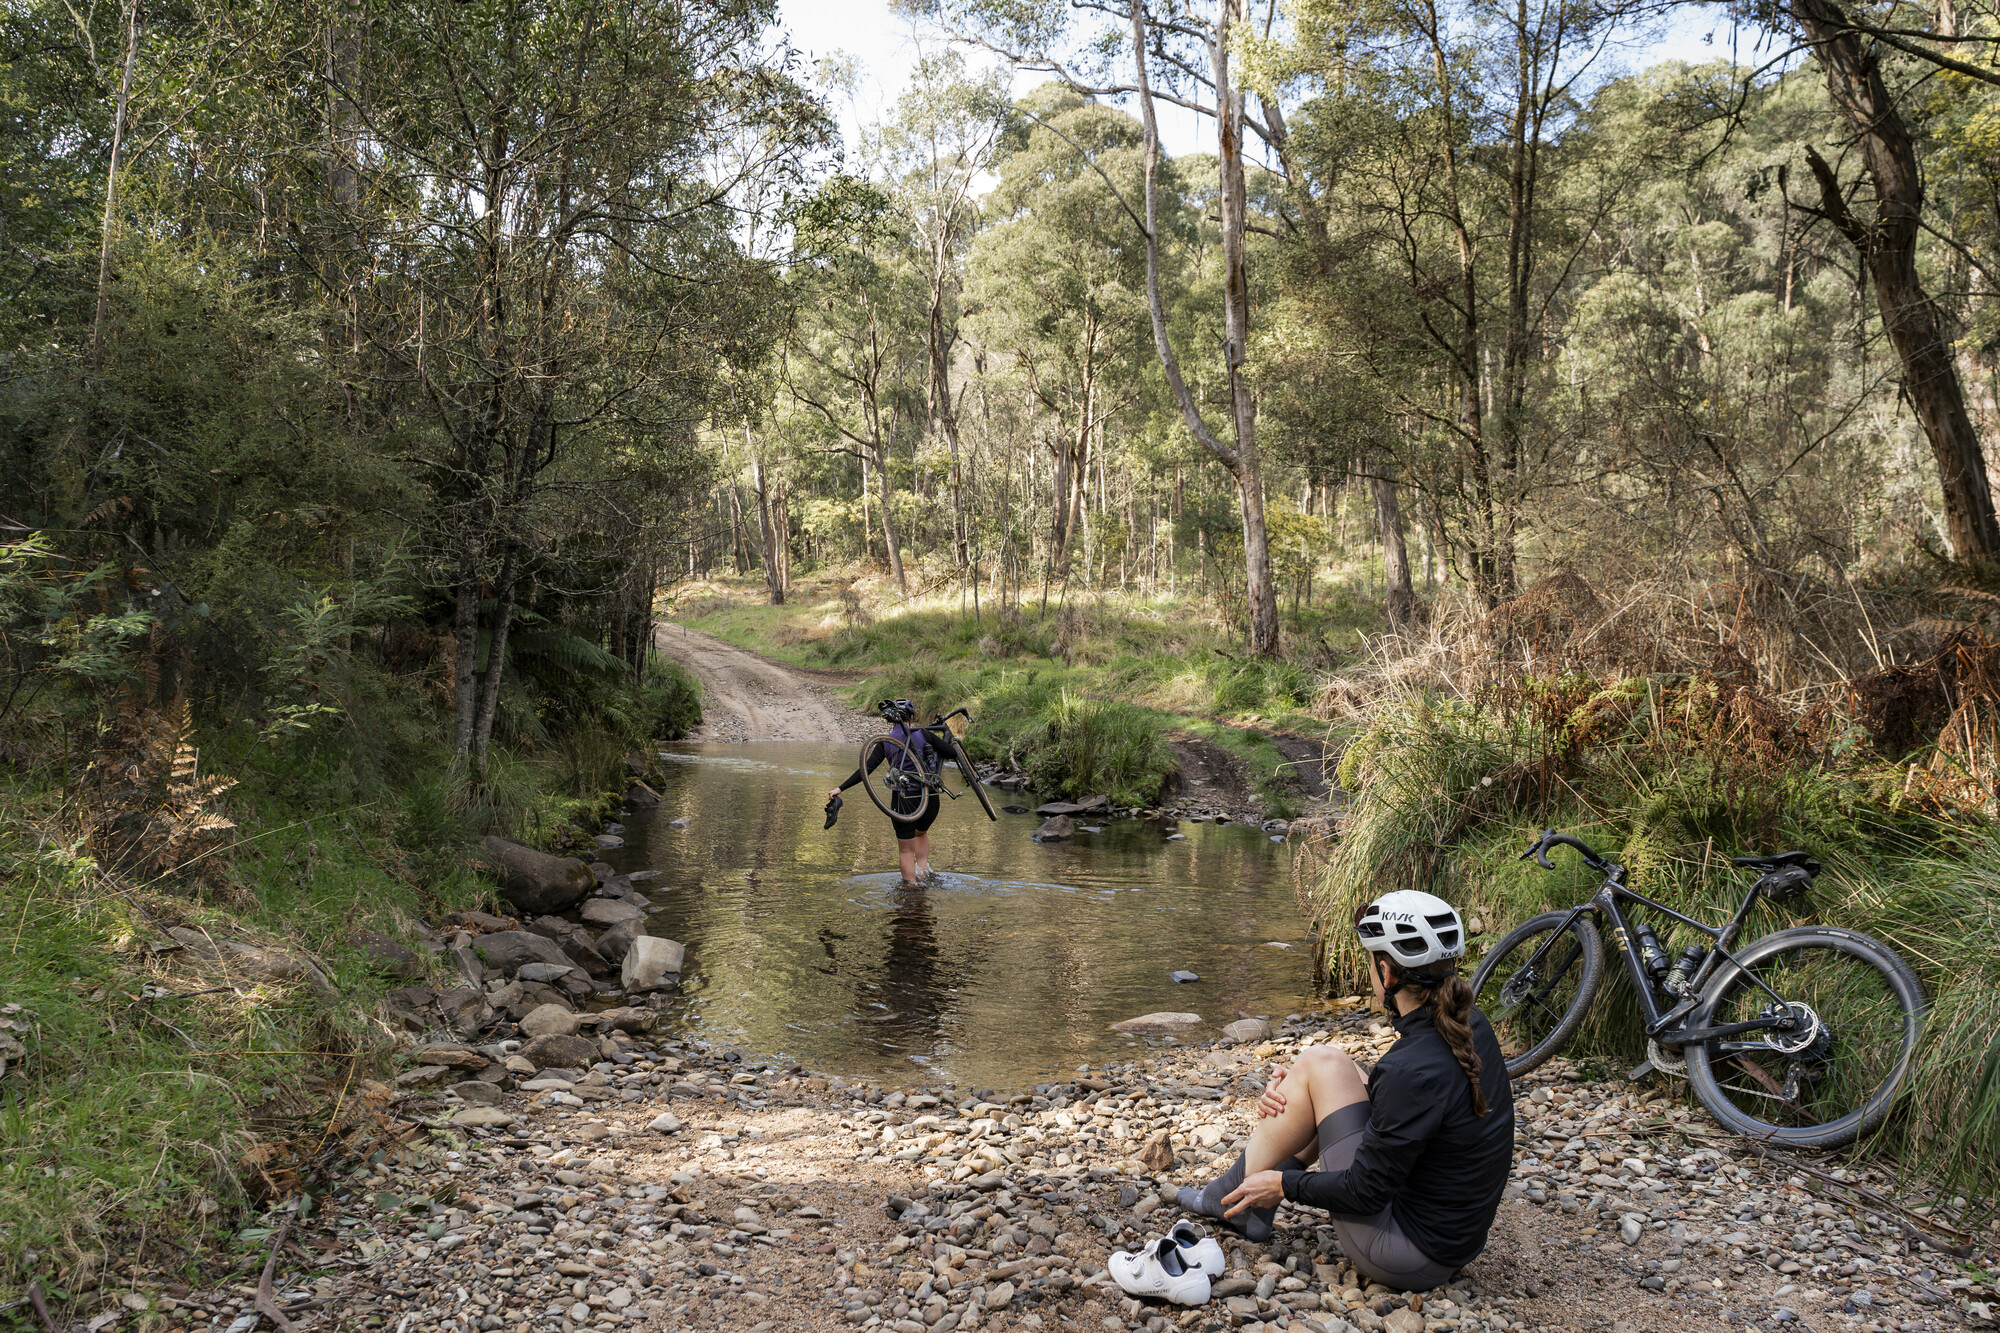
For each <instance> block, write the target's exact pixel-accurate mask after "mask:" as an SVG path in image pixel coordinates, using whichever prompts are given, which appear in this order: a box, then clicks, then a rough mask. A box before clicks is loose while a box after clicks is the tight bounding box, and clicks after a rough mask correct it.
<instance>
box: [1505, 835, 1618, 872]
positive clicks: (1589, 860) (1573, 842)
mask: <svg viewBox="0 0 2000 1333" xmlns="http://www.w3.org/2000/svg"><path fill="white" fill-rule="evenodd" d="M1551 847H1574V848H1576V850H1577V851H1579V852H1581V853H1582V854H1583V861H1584V864H1585V865H1587V866H1589V867H1590V868H1591V869H1592V870H1599V871H1602V870H1606V869H1609V867H1610V865H1611V863H1610V862H1609V861H1606V860H1605V859H1604V858H1603V857H1601V856H1599V855H1598V854H1597V853H1596V852H1594V851H1592V850H1591V848H1590V844H1589V843H1587V842H1585V841H1584V840H1583V839H1581V838H1573V837H1571V836H1570V835H1569V834H1567V833H1558V832H1556V831H1555V830H1554V829H1544V830H1542V836H1541V837H1540V838H1538V839H1536V841H1535V845H1534V846H1532V847H1530V848H1529V849H1528V850H1527V851H1525V852H1522V853H1521V854H1520V856H1518V857H1516V858H1515V859H1516V860H1520V861H1526V860H1527V859H1529V858H1530V857H1533V858H1534V861H1535V864H1536V865H1538V866H1540V867H1541V868H1542V869H1544V870H1554V869H1555V868H1556V867H1555V863H1554V862H1552V861H1550V860H1549V848H1551Z"/></svg>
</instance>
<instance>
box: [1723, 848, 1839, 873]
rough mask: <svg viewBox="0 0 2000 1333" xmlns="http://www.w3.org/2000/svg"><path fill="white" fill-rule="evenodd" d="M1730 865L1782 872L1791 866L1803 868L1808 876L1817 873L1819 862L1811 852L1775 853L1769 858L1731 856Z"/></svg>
mask: <svg viewBox="0 0 2000 1333" xmlns="http://www.w3.org/2000/svg"><path fill="white" fill-rule="evenodd" d="M1729 863H1730V864H1731V865H1739V866H1748V867H1751V868H1752V869H1756V870H1784V869H1787V868H1789V867H1791V866H1804V867H1805V872H1806V873H1807V874H1808V875H1817V874H1818V873H1819V869H1820V866H1819V862H1818V861H1816V860H1814V859H1813V854H1812V853H1811V852H1777V853H1775V854H1773V855H1771V856H1732V857H1730V858H1729Z"/></svg>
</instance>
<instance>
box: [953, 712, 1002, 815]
mask: <svg viewBox="0 0 2000 1333" xmlns="http://www.w3.org/2000/svg"><path fill="white" fill-rule="evenodd" d="M945 735H946V736H948V737H950V739H951V758H952V762H953V763H955V764H957V765H958V775H959V776H960V777H961V778H964V779H965V787H966V790H967V791H969V792H971V793H972V794H973V795H974V796H977V797H978V798H979V808H980V809H981V810H984V811H985V812H986V817H987V818H988V819H990V820H992V821H993V822H994V823H996V824H997V823H999V822H1000V816H999V815H996V814H994V813H993V802H991V801H989V800H987V799H986V788H985V786H984V785H982V784H981V783H980V781H979V774H978V772H977V771H976V770H975V769H974V768H973V767H972V756H971V755H969V754H967V753H966V752H965V742H964V741H962V740H960V739H959V738H958V737H956V736H953V735H952V733H951V732H950V731H949V730H947V731H946V732H945Z"/></svg>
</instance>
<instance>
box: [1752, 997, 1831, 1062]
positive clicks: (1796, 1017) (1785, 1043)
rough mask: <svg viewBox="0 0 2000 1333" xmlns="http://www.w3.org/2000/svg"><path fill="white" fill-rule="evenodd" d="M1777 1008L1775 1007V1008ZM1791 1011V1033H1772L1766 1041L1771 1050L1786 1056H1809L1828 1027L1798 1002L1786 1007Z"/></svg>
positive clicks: (1816, 1015)
mask: <svg viewBox="0 0 2000 1333" xmlns="http://www.w3.org/2000/svg"><path fill="white" fill-rule="evenodd" d="M1774 1007H1775V1006H1774ZM1786 1007H1787V1008H1788V1009H1790V1010H1791V1018H1792V1028H1791V1029H1790V1030H1789V1031H1776V1030H1774V1031H1772V1032H1771V1033H1770V1034H1768V1035H1767V1036H1766V1037H1765V1038H1764V1040H1766V1041H1768V1042H1769V1043H1770V1044H1771V1048H1772V1049H1773V1050H1776V1051H1782V1052H1784V1053H1785V1054H1786V1055H1792V1056H1802V1055H1809V1054H1810V1053H1811V1052H1812V1050H1813V1048H1814V1046H1815V1045H1816V1044H1818V1043H1819V1042H1820V1038H1821V1037H1822V1036H1823V1035H1824V1034H1825V1032H1826V1025H1825V1024H1824V1023H1822V1022H1820V1018H1819V1015H1818V1014H1816V1013H1814V1012H1813V1011H1812V1010H1811V1009H1810V1008H1808V1007H1806V1006H1805V1005H1803V1004H1799V1003H1797V1002H1796V1001H1794V1002H1792V1003H1790V1004H1788V1005H1787V1006H1786Z"/></svg>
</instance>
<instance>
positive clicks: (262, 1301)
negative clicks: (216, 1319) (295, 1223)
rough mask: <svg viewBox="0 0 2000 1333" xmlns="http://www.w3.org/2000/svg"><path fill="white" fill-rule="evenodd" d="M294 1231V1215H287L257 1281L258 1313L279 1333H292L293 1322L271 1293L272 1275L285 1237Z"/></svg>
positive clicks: (281, 1223)
mask: <svg viewBox="0 0 2000 1333" xmlns="http://www.w3.org/2000/svg"><path fill="white" fill-rule="evenodd" d="M291 1231H292V1214H291V1213H289V1212H288V1213H286V1214H285V1220H284V1221H283V1222H280V1223H279V1224H278V1236H277V1239H276V1240H273V1241H272V1242H271V1257H270V1258H268V1259H266V1260H265V1261H264V1275H263V1276H262V1277H260V1278H258V1279H257V1301H256V1306H255V1308H256V1310H257V1313H259V1314H261V1315H263V1316H265V1317H266V1318H268V1319H269V1320H270V1321H271V1322H272V1323H273V1324H276V1325H277V1326H278V1333H292V1321H291V1320H289V1319H287V1318H285V1312H284V1310H282V1309H281V1308H279V1306H278V1302H277V1299H276V1297H275V1296H274V1295H273V1294H272V1291H271V1274H272V1273H273V1272H274V1271H275V1270H276V1269H277V1267H278V1251H280V1250H282V1249H283V1248H284V1247H285V1237H286V1236H288V1235H290V1234H291Z"/></svg>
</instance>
